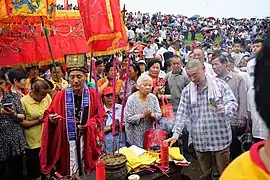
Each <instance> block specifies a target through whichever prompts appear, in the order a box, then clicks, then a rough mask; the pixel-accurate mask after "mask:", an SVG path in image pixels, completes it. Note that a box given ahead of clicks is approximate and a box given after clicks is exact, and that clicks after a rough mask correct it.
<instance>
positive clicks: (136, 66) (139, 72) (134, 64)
mask: <svg viewBox="0 0 270 180" xmlns="http://www.w3.org/2000/svg"><path fill="white" fill-rule="evenodd" d="M130 67H132V68H133V69H134V71H136V72H137V76H138V77H140V76H141V69H140V66H139V64H138V63H136V62H133V63H131V64H130Z"/></svg>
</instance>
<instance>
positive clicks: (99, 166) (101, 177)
mask: <svg viewBox="0 0 270 180" xmlns="http://www.w3.org/2000/svg"><path fill="white" fill-rule="evenodd" d="M105 179H106V178H105V162H104V161H98V162H97V163H96V180H105Z"/></svg>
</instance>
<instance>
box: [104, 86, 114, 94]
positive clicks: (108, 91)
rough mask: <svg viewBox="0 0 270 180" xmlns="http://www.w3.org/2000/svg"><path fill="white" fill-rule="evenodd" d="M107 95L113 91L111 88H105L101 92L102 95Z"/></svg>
mask: <svg viewBox="0 0 270 180" xmlns="http://www.w3.org/2000/svg"><path fill="white" fill-rule="evenodd" d="M107 94H113V89H112V88H111V87H106V88H104V89H103V91H102V95H107Z"/></svg>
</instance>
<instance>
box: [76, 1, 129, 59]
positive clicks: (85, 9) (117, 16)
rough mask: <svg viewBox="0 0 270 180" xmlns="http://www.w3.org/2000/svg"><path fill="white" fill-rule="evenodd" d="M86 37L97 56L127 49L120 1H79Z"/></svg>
mask: <svg viewBox="0 0 270 180" xmlns="http://www.w3.org/2000/svg"><path fill="white" fill-rule="evenodd" d="M78 3H79V10H80V13H81V17H82V21H83V25H84V31H85V36H86V39H87V42H88V44H89V45H90V47H91V48H92V51H93V54H94V55H96V56H99V55H107V54H114V53H116V52H118V51H121V50H126V49H127V35H126V31H125V27H124V22H123V17H122V14H121V10H120V4H119V0H79V1H78Z"/></svg>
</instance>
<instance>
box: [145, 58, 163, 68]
mask: <svg viewBox="0 0 270 180" xmlns="http://www.w3.org/2000/svg"><path fill="white" fill-rule="evenodd" d="M156 63H158V64H159V65H160V69H162V64H161V61H160V60H159V59H151V60H150V61H149V62H148V69H150V68H151V67H152V66H153V65H154V64H156Z"/></svg>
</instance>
